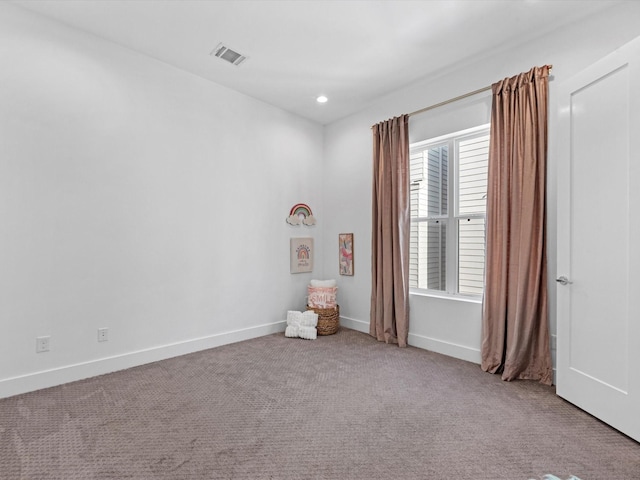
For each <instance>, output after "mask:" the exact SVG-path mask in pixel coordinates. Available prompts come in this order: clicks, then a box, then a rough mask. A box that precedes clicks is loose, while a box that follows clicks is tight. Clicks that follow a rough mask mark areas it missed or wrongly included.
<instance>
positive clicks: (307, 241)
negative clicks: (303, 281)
mask: <svg viewBox="0 0 640 480" xmlns="http://www.w3.org/2000/svg"><path fill="white" fill-rule="evenodd" d="M289 250H290V254H291V264H290V271H291V273H305V272H311V271H313V238H292V239H291V240H290V245H289Z"/></svg>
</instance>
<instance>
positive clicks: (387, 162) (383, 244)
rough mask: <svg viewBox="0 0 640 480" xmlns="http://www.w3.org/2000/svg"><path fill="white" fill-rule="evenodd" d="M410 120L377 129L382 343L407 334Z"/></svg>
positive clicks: (376, 297) (376, 299)
mask: <svg viewBox="0 0 640 480" xmlns="http://www.w3.org/2000/svg"><path fill="white" fill-rule="evenodd" d="M408 123H409V116H408V115H402V116H400V117H396V118H393V119H391V120H387V121H386V122H381V123H379V124H377V125H374V126H373V205H372V210H373V218H372V220H373V221H372V224H373V231H372V234H371V280H372V285H371V318H370V324H369V333H370V334H371V335H372V336H374V337H376V338H377V339H378V341H381V342H386V343H397V344H398V345H399V346H400V347H406V346H407V337H408V334H409V228H410V225H409V221H410V212H409V129H408Z"/></svg>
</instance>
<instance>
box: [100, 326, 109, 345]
mask: <svg viewBox="0 0 640 480" xmlns="http://www.w3.org/2000/svg"><path fill="white" fill-rule="evenodd" d="M107 340H109V329H108V328H106V327H103V328H99V329H98V341H99V342H106V341H107Z"/></svg>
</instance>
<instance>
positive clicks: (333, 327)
mask: <svg viewBox="0 0 640 480" xmlns="http://www.w3.org/2000/svg"><path fill="white" fill-rule="evenodd" d="M307 310H313V311H314V312H316V313H317V314H318V326H317V327H316V329H317V331H318V335H333V334H334V333H336V332H337V331H338V328H339V327H340V305H336V306H335V307H334V308H314V307H310V306H308V305H307Z"/></svg>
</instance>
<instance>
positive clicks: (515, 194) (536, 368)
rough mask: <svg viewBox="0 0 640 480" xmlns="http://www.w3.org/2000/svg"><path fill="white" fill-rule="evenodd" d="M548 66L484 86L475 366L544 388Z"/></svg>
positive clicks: (547, 370) (548, 373)
mask: <svg viewBox="0 0 640 480" xmlns="http://www.w3.org/2000/svg"><path fill="white" fill-rule="evenodd" d="M548 76H549V69H548V67H546V66H545V67H534V68H532V69H531V70H530V71H529V72H526V73H522V74H520V75H517V76H515V77H513V78H507V79H504V80H502V81H500V82H498V83H496V84H494V85H492V91H493V106H492V113H491V140H490V146H489V174H488V175H489V176H488V178H489V185H488V191H487V247H486V270H485V294H484V303H483V318H482V347H481V359H482V365H481V366H482V369H483V370H484V371H487V372H491V373H501V374H502V378H503V380H507V381H509V380H514V379H530V380H538V381H540V382H541V383H544V384H548V385H550V384H551V383H552V364H551V354H550V349H549V325H548V323H549V322H548V305H547V260H546V208H545V194H546V158H547V97H548Z"/></svg>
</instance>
